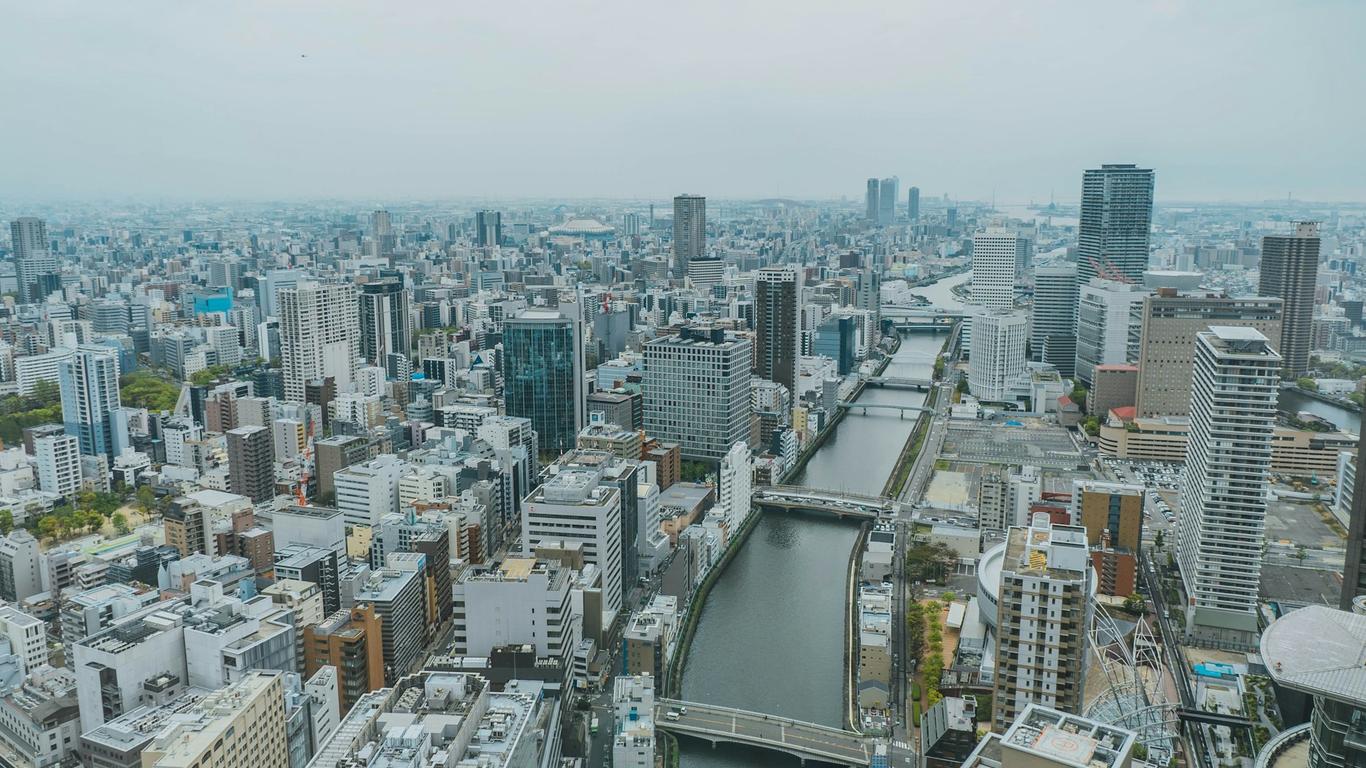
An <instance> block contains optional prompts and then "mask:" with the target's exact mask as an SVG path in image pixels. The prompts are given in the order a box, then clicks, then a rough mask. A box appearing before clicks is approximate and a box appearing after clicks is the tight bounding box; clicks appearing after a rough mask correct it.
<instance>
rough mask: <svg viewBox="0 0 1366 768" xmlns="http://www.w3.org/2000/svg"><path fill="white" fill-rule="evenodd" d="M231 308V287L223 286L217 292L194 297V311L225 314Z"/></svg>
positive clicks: (197, 312)
mask: <svg viewBox="0 0 1366 768" xmlns="http://www.w3.org/2000/svg"><path fill="white" fill-rule="evenodd" d="M231 310H232V288H224V289H222V290H221V291H219V292H218V293H211V294H208V295H207V296H195V297H194V313H195V314H196V315H205V314H208V313H210V312H222V313H224V314H227V313H228V312H230V311H231Z"/></svg>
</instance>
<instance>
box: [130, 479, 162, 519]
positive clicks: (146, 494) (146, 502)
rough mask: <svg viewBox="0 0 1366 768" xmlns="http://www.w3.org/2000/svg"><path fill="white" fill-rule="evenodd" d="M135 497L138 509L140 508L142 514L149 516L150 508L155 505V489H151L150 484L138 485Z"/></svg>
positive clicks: (154, 507) (152, 508)
mask: <svg viewBox="0 0 1366 768" xmlns="http://www.w3.org/2000/svg"><path fill="white" fill-rule="evenodd" d="M135 498H136V499H137V505H138V509H140V510H142V514H143V515H145V516H151V514H152V510H154V509H156V506H157V494H156V491H153V490H152V486H150V485H144V486H140V487H139V488H138V492H137V494H135Z"/></svg>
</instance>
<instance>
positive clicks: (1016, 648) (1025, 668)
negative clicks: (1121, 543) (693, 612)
mask: <svg viewBox="0 0 1366 768" xmlns="http://www.w3.org/2000/svg"><path fill="white" fill-rule="evenodd" d="M1095 586H1096V585H1095V581H1094V576H1093V574H1092V571H1091V559H1090V557H1089V555H1088V553H1087V548H1086V529H1085V528H1082V527H1081V526H1075V525H1052V524H1050V522H1049V519H1048V515H1047V514H1046V513H1042V512H1041V513H1038V514H1036V515H1034V516H1033V518H1032V519H1031V520H1030V523H1029V526H1028V527H1025V526H1017V527H1012V528H1011V529H1010V531H1009V533H1008V534H1007V536H1006V543H1005V553H1004V560H1003V561H1002V564H1001V581H1000V591H999V595H1000V598H999V603H998V608H997V611H998V615H997V631H996V678H995V682H994V685H993V689H992V697H991V701H992V712H991V722H992V725H993V727H994V728H995V730H997V731H1004V730H1005V729H1006V727H1007V726H1008V725H1009V724H1010V723H1011V722H1013V721H1014V720H1015V718H1016V717H1017V716H1019V715H1020V713H1021V712H1024V711H1025V709H1026V708H1027V707H1028V706H1029V705H1030V704H1041V705H1043V706H1046V707H1053V708H1056V709H1060V710H1063V711H1065V712H1077V711H1079V710H1080V709H1081V707H1082V703H1083V702H1084V693H1085V689H1086V666H1087V631H1088V630H1089V629H1090V626H1091V616H1092V612H1093V608H1092V602H1091V598H1092V593H1093V592H1094V591H1095Z"/></svg>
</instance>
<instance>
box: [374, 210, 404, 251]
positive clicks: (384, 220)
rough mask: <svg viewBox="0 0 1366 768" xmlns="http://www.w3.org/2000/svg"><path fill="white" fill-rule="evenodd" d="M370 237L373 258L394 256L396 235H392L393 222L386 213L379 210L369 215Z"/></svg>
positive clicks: (396, 243)
mask: <svg viewBox="0 0 1366 768" xmlns="http://www.w3.org/2000/svg"><path fill="white" fill-rule="evenodd" d="M370 236H371V237H373V238H374V255H375V256H378V257H380V258H387V257H389V256H393V255H394V248H395V247H397V245H398V235H396V234H394V222H393V219H392V218H391V217H390V216H389V212H388V211H386V210H384V209H382V208H381V209H378V210H376V211H375V212H373V213H371V214H370Z"/></svg>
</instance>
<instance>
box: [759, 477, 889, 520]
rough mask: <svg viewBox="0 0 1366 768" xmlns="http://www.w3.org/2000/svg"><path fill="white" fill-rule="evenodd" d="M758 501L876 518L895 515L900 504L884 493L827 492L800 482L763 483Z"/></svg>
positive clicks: (775, 505)
mask: <svg viewBox="0 0 1366 768" xmlns="http://www.w3.org/2000/svg"><path fill="white" fill-rule="evenodd" d="M753 501H754V503H755V504H761V505H764V506H769V507H781V508H782V509H809V510H815V511H817V512H833V513H835V514H836V515H839V516H840V517H860V518H864V519H868V520H876V519H878V518H881V517H886V516H889V515H894V514H896V513H897V511H899V510H900V504H898V503H897V502H896V501H895V500H893V499H889V498H886V497H884V496H863V495H861V494H857V493H844V492H843V491H824V490H821V489H819V488H806V487H803V486H800V485H764V486H758V487H756V488H755V489H754V492H753Z"/></svg>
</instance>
